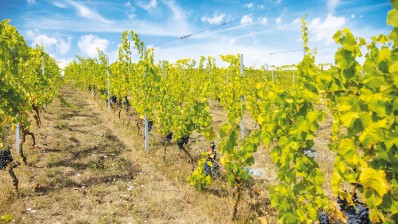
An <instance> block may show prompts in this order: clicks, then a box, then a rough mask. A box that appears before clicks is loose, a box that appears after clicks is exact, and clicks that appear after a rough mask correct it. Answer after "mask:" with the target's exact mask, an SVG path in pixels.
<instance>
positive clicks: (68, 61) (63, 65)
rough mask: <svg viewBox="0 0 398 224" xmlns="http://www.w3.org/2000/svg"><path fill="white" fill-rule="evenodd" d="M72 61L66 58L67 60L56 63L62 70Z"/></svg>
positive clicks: (59, 60)
mask: <svg viewBox="0 0 398 224" xmlns="http://www.w3.org/2000/svg"><path fill="white" fill-rule="evenodd" d="M72 61H73V59H72V58H68V59H58V60H57V63H58V66H59V68H60V69H64V68H65V67H66V66H68V64H69V63H71V62H72Z"/></svg>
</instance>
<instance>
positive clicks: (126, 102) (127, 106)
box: [123, 96, 131, 109]
mask: <svg viewBox="0 0 398 224" xmlns="http://www.w3.org/2000/svg"><path fill="white" fill-rule="evenodd" d="M123 104H124V105H125V106H126V109H128V108H130V106H131V105H130V101H129V100H128V99H127V96H124V102H123Z"/></svg>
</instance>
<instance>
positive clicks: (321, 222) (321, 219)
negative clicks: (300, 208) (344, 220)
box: [318, 212, 330, 224]
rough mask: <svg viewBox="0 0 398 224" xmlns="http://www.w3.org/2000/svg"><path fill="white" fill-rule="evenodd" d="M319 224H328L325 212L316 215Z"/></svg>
mask: <svg viewBox="0 0 398 224" xmlns="http://www.w3.org/2000/svg"><path fill="white" fill-rule="evenodd" d="M318 219H319V224H329V223H330V220H329V217H328V214H327V213H326V212H320V213H318Z"/></svg>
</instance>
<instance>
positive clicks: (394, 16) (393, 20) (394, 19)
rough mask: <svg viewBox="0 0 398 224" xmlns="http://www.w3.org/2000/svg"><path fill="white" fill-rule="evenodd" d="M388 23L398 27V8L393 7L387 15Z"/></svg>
mask: <svg viewBox="0 0 398 224" xmlns="http://www.w3.org/2000/svg"><path fill="white" fill-rule="evenodd" d="M387 24H389V25H391V26H393V27H398V9H396V8H395V9H391V10H390V11H389V12H388V15H387Z"/></svg>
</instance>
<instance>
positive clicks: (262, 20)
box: [257, 17, 268, 25]
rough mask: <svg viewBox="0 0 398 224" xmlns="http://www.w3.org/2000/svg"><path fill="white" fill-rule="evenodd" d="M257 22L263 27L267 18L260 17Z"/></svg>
mask: <svg viewBox="0 0 398 224" xmlns="http://www.w3.org/2000/svg"><path fill="white" fill-rule="evenodd" d="M257 21H258V23H260V24H263V25H265V24H267V22H268V19H267V17H260V18H258V19H257Z"/></svg>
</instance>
